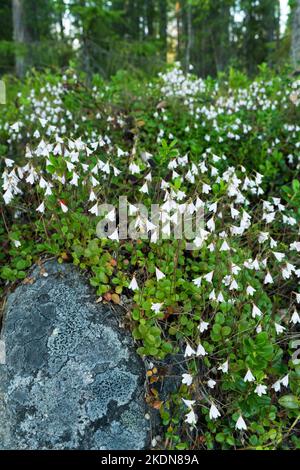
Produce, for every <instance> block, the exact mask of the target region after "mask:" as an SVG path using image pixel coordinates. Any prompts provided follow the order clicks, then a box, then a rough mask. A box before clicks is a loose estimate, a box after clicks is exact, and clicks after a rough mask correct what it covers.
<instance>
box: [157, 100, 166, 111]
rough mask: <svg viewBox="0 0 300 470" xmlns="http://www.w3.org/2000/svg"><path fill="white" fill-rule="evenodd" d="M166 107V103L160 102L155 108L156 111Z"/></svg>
mask: <svg viewBox="0 0 300 470" xmlns="http://www.w3.org/2000/svg"><path fill="white" fill-rule="evenodd" d="M166 106H167V102H166V101H160V102H159V103H158V105H157V106H156V109H162V108H166Z"/></svg>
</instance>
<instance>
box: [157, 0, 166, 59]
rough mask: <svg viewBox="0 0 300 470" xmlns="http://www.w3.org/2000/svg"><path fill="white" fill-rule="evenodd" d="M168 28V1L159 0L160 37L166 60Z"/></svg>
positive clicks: (163, 56) (162, 54) (163, 55)
mask: <svg viewBox="0 0 300 470" xmlns="http://www.w3.org/2000/svg"><path fill="white" fill-rule="evenodd" d="M167 28H168V19H167V1H166V0H159V38H160V41H161V43H162V46H161V56H162V59H163V60H164V61H165V60H166V58H167V34H168V33H167Z"/></svg>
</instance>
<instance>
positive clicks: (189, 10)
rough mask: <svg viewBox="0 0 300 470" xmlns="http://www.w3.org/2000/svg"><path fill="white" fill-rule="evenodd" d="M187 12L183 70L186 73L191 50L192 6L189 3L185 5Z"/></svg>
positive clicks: (189, 63)
mask: <svg viewBox="0 0 300 470" xmlns="http://www.w3.org/2000/svg"><path fill="white" fill-rule="evenodd" d="M186 8H187V12H186V19H187V41H186V51H185V69H186V72H188V71H189V69H190V65H191V50H192V42H193V38H192V34H193V30H192V5H191V4H190V2H188V3H187V6H186Z"/></svg>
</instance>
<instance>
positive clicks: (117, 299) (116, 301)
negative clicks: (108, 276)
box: [111, 294, 121, 304]
mask: <svg viewBox="0 0 300 470" xmlns="http://www.w3.org/2000/svg"><path fill="white" fill-rule="evenodd" d="M111 300H112V301H113V303H114V304H119V303H120V302H121V300H120V296H119V295H118V294H112V296H111Z"/></svg>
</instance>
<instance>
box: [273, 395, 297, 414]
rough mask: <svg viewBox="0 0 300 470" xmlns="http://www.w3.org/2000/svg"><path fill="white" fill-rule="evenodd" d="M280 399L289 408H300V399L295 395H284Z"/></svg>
mask: <svg viewBox="0 0 300 470" xmlns="http://www.w3.org/2000/svg"><path fill="white" fill-rule="evenodd" d="M278 401H279V403H280V405H281V406H283V407H284V408H287V409H288V410H298V409H299V408H300V406H299V404H300V401H299V399H298V398H297V397H295V395H284V396H283V397H280V398H279V400H278Z"/></svg>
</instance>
